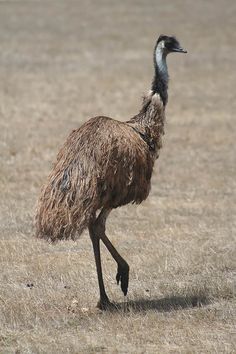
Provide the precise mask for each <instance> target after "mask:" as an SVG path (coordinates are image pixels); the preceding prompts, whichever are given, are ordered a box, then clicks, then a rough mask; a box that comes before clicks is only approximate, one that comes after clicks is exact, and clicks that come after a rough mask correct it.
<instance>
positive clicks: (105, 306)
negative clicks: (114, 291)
mask: <svg viewBox="0 0 236 354" xmlns="http://www.w3.org/2000/svg"><path fill="white" fill-rule="evenodd" d="M97 308H99V309H100V310H102V311H106V310H112V309H114V308H115V305H114V304H113V303H112V302H110V300H109V299H108V297H106V298H103V299H100V300H99V301H98V303H97Z"/></svg>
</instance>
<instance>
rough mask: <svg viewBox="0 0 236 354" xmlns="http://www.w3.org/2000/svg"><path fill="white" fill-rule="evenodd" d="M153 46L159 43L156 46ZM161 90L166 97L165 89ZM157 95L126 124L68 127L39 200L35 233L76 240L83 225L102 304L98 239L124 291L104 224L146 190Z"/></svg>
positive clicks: (160, 121)
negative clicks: (115, 211) (89, 241)
mask: <svg viewBox="0 0 236 354" xmlns="http://www.w3.org/2000/svg"><path fill="white" fill-rule="evenodd" d="M168 38H172V37H168ZM159 42H161V41H159ZM162 42H163V41H162ZM162 42H161V43H162ZM176 43H178V42H175V45H176ZM157 46H158V43H157V45H156V47H155V50H156V48H157ZM156 74H157V73H156ZM165 75H166V73H165ZM155 80H156V78H155ZM160 80H161V75H160ZM165 89H166V91H167V86H166V88H165ZM164 94H165V97H167V92H165V93H164ZM160 96H161V97H162V96H163V93H162V92H158V91H157V92H155V91H153V90H152V91H150V92H149V93H148V95H146V96H145V97H144V100H143V105H142V108H141V110H140V112H139V113H138V114H137V115H136V116H134V117H133V118H132V119H131V120H130V121H128V122H120V121H117V120H114V119H111V118H108V117H102V116H100V117H95V118H92V119H90V120H89V121H88V122H87V123H85V124H83V125H82V126H81V127H80V128H79V129H76V130H73V131H72V132H71V134H70V135H69V136H68V138H67V140H66V142H65V143H64V145H63V146H62V148H61V149H60V151H59V153H58V155H57V159H56V162H55V164H54V167H53V170H52V172H51V174H50V175H49V177H48V180H47V182H46V184H45V186H44V187H43V188H42V192H41V196H40V199H39V202H38V207H37V213H36V230H37V236H38V237H40V238H46V239H50V240H52V241H55V240H58V239H68V238H72V239H76V238H77V237H78V236H79V235H80V234H81V233H82V231H83V230H84V229H85V228H87V227H88V229H89V232H90V236H91V240H92V242H93V247H94V254H95V260H96V266H97V272H98V281H99V289H100V303H99V306H100V307H101V308H106V307H107V306H108V305H110V302H109V300H108V297H107V295H106V292H105V288H104V284H103V280H102V269H101V259H100V248H99V240H100V239H102V241H103V242H104V244H105V245H106V247H107V248H108V250H109V251H110V252H111V254H112V256H113V257H114V259H115V260H116V261H117V263H118V273H117V277H116V279H117V282H118V283H119V281H121V288H122V290H123V292H124V294H125V295H126V293H127V289H128V274H129V266H128V264H127V263H126V262H125V260H124V259H123V258H122V257H121V256H120V255H119V254H118V252H117V251H116V250H115V248H114V247H113V245H112V244H111V243H110V241H109V240H108V238H107V237H106V235H105V222H106V218H107V216H108V214H109V212H110V211H111V210H112V209H114V208H117V207H119V206H122V205H125V204H127V203H141V202H142V201H143V200H145V199H146V198H147V196H148V194H149V191H150V182H151V176H152V171H153V165H154V161H155V159H156V158H157V157H158V155H159V150H160V148H161V146H162V141H161V137H162V135H163V134H164V121H165V104H164V103H166V102H163V100H162V99H161V97H160ZM98 211H100V214H99V215H98V216H96V213H97V212H98Z"/></svg>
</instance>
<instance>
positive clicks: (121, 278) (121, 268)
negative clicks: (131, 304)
mask: <svg viewBox="0 0 236 354" xmlns="http://www.w3.org/2000/svg"><path fill="white" fill-rule="evenodd" d="M116 281H117V285H119V282H120V286H121V290H122V291H123V293H124V295H127V292H128V285H129V266H128V264H127V263H126V264H125V265H120V264H118V269H117V274H116Z"/></svg>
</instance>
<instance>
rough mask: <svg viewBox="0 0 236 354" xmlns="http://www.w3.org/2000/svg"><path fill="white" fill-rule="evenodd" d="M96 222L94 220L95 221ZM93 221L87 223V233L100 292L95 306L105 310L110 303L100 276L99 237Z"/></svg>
mask: <svg viewBox="0 0 236 354" xmlns="http://www.w3.org/2000/svg"><path fill="white" fill-rule="evenodd" d="M95 223H96V222H95ZM95 223H91V224H90V225H89V234H90V238H91V241H92V244H93V251H94V257H95V263H96V269H97V276H98V285H99V292H100V300H99V301H98V304H97V307H99V308H100V309H101V310H105V309H107V308H108V307H109V305H111V303H110V301H109V299H108V296H107V294H106V291H105V286H104V282H103V277H102V265H101V255H100V237H99V235H98V234H97V232H96V226H95Z"/></svg>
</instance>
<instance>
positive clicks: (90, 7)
mask: <svg viewBox="0 0 236 354" xmlns="http://www.w3.org/2000/svg"><path fill="white" fill-rule="evenodd" d="M235 19H236V2H235V0H227V1H221V0H215V1H209V0H207V1H205V0H199V1H195V0H189V1H186V0H185V1H184V0H175V1H172V2H171V1H164V0H155V1H154V0H148V1H144V0H137V1H134V0H128V1H125V2H121V1H108V0H101V1H97V2H95V1H94V2H92V1H90V0H89V1H84V2H83V1H69V0H68V1H66V0H64V1H62V0H61V1H30V0H28V1H20V0H19V1H1V2H0V46H1V51H0V81H1V84H0V98H1V99H0V167H1V168H0V190H1V198H0V247H1V252H0V267H1V272H0V284H1V288H0V353H3V354H8V353H18V354H20V353H135V354H140V353H161V354H162V353H164V354H165V353H173V354H174V353H186V354H187V353H189V354H190V353H236V306H235V304H236V301H235V292H236V290H235V289H236V242H235V241H236V240H235V232H236V218H235V214H236V194H235V192H236V178H235V175H236V143H235V141H236V129H235V125H236V120H235V111H236V99H235V93H236V92H235V87H236V70H235V62H236V61H235V60H236V46H235V44H236V27H235ZM160 33H164V34H175V35H176V36H177V38H178V39H179V40H180V43H181V44H182V45H183V46H184V47H186V49H188V54H187V55H185V56H184V55H178V54H176V55H174V54H173V55H172V56H170V57H169V58H168V64H169V74H170V78H171V82H170V89H169V104H168V107H167V126H166V135H165V138H164V148H163V150H162V151H161V155H160V158H159V160H158V161H157V164H156V166H155V172H154V175H153V178H152V190H151V193H150V196H149V198H148V199H147V201H146V202H145V203H143V204H141V205H140V206H132V205H131V206H126V207H123V208H120V209H117V210H115V211H113V212H112V214H111V217H110V218H109V221H108V235H109V236H110V237H111V240H112V241H113V242H114V244H115V245H116V246H117V248H118V250H119V251H120V252H121V254H122V255H123V256H124V258H126V259H127V261H128V263H129V264H130V267H131V273H130V286H129V294H128V297H127V298H124V297H123V296H122V293H121V291H120V288H119V287H117V285H116V282H115V274H116V264H115V263H114V261H113V260H112V259H111V257H110V255H109V254H108V253H107V250H106V249H105V248H104V247H102V258H103V267H104V277H105V283H106V286H107V290H108V294H109V296H110V298H111V299H112V300H113V301H115V302H116V303H117V310H116V311H113V312H101V311H98V310H96V309H95V305H96V302H97V300H98V285H97V277H96V271H95V264H94V259H93V252H92V246H91V241H90V239H89V237H88V233H87V232H85V233H84V235H83V236H82V237H81V239H80V240H79V241H78V242H72V241H68V242H66V241H63V242H60V243H57V244H56V245H51V244H49V243H47V242H45V241H43V240H37V239H36V238H35V237H34V224H33V220H34V210H35V204H36V201H37V198H38V195H39V190H40V187H41V185H42V183H43V181H44V180H45V178H46V176H47V174H48V173H49V171H50V168H51V165H52V162H53V160H54V159H55V156H56V153H57V151H58V149H59V147H60V146H61V145H62V143H63V142H64V140H65V138H66V136H67V135H68V133H69V132H70V131H71V130H72V129H73V128H76V127H79V126H80V125H81V124H82V123H83V122H85V121H86V120H87V119H88V118H89V117H92V116H95V115H99V114H104V115H108V116H111V117H115V118H117V119H120V120H126V119H128V118H129V117H131V116H132V115H134V114H135V113H136V112H137V111H138V110H139V108H140V103H141V96H142V95H143V93H144V92H146V91H147V90H148V89H149V88H150V82H151V80H152V75H153V64H152V50H153V46H154V43H155V40H156V38H157V36H158V35H159V34H160Z"/></svg>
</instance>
